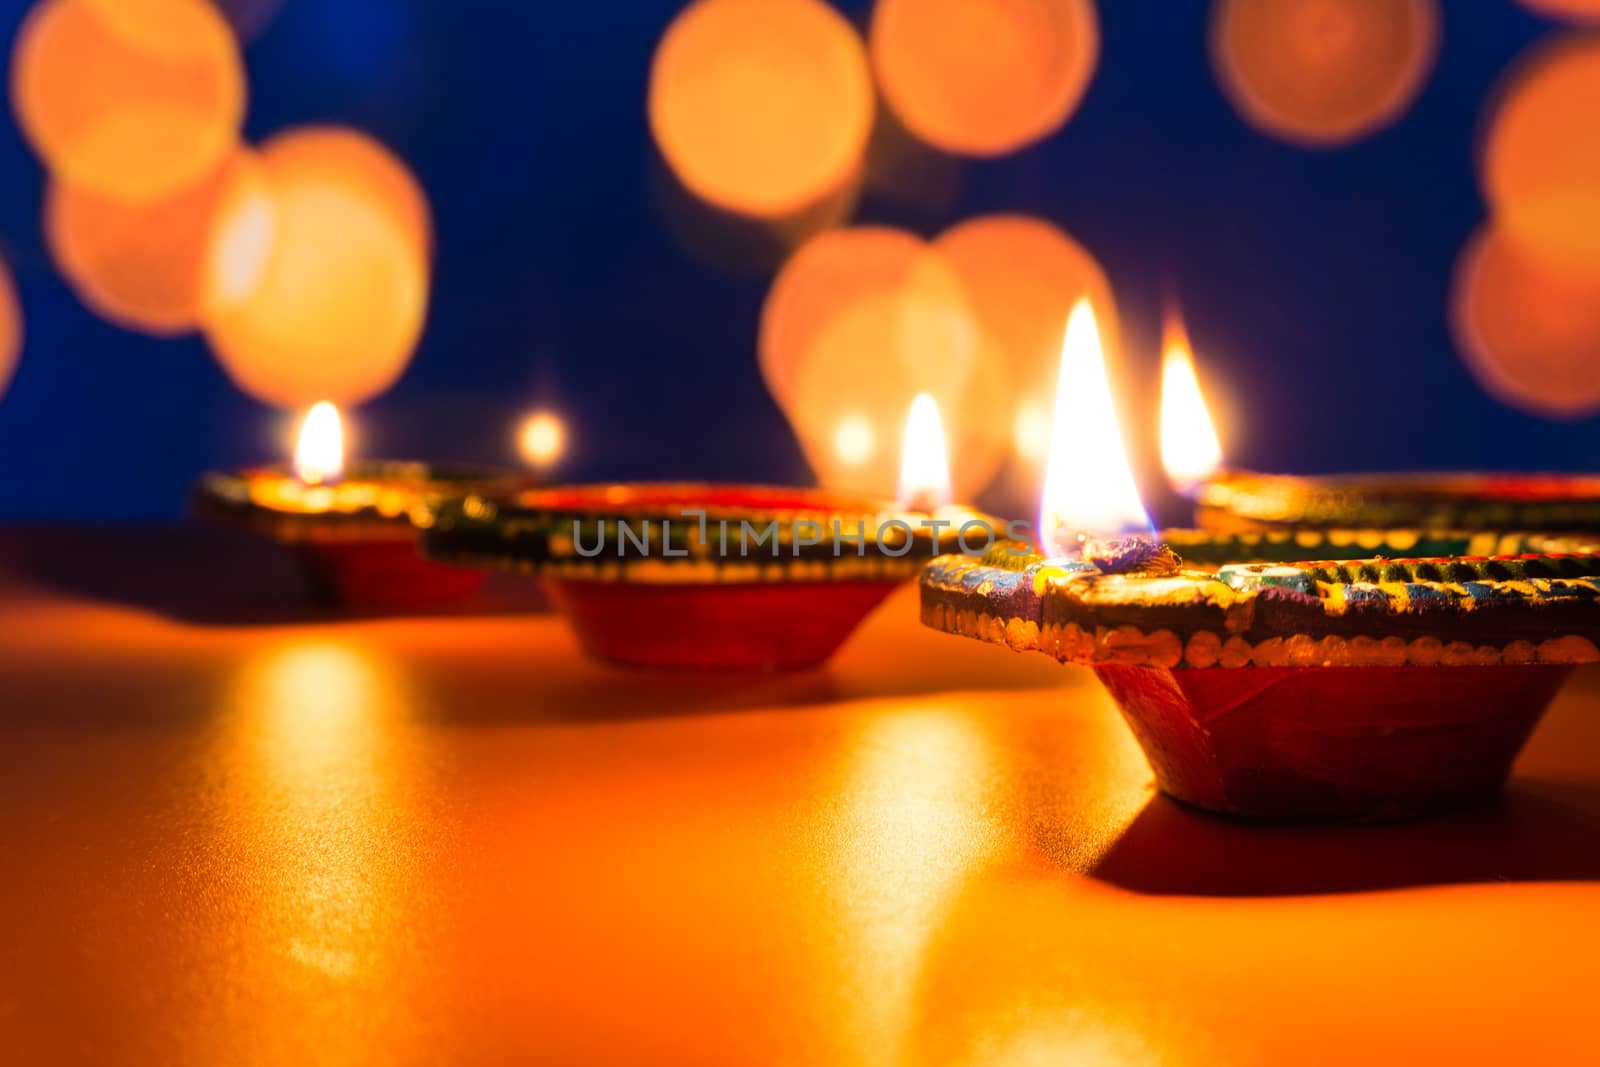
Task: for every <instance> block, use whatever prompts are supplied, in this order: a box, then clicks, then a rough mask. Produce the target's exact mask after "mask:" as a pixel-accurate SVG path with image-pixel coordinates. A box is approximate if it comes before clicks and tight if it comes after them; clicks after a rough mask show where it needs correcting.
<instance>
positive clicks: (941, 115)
mask: <svg viewBox="0 0 1600 1067" xmlns="http://www.w3.org/2000/svg"><path fill="white" fill-rule="evenodd" d="M871 48H872V64H873V69H874V70H875V71H876V72H877V75H878V83H879V85H880V86H881V87H882V89H883V95H884V98H885V99H886V100H887V101H888V104H889V107H890V108H891V109H893V111H894V113H895V115H896V116H897V117H898V118H899V119H900V121H901V122H902V123H904V124H905V126H906V128H907V129H908V130H910V131H911V132H912V133H913V134H915V135H916V136H917V137H919V138H921V139H922V140H924V141H926V142H928V143H929V144H931V145H933V146H934V147H936V148H941V149H943V150H944V151H946V152H952V153H956V154H958V155H969V156H999V155H1004V154H1006V153H1007V152H1014V151H1016V150H1017V149H1019V148H1024V147H1026V146H1027V145H1030V144H1033V143H1034V142H1035V141H1038V140H1040V139H1042V138H1044V137H1048V136H1049V135H1050V134H1052V133H1054V132H1055V131H1056V130H1058V129H1060V127H1061V125H1062V123H1064V122H1066V121H1067V119H1068V118H1069V117H1070V116H1071V115H1072V112H1073V111H1074V110H1075V109H1076V108H1077V106H1078V102H1079V101H1080V100H1082V99H1083V93H1084V90H1085V89H1086V88H1087V87H1088V85H1089V79H1090V77H1091V76H1092V75H1093V74H1094V69H1095V61H1096V59H1097V58H1098V56H1099V52H1100V28H1099V23H1098V21H1097V19H1096V16H1095V9H1094V4H1093V3H1091V2H1090V0H983V2H981V3H974V2H973V0H878V5H877V7H876V9H875V10H874V12H873V16H872V30H871Z"/></svg>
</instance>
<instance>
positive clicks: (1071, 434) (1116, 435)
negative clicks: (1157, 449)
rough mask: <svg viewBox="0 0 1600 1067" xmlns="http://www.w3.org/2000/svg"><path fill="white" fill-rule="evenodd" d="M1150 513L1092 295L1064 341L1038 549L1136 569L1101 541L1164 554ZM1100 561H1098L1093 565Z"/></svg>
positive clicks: (1077, 309)
mask: <svg viewBox="0 0 1600 1067" xmlns="http://www.w3.org/2000/svg"><path fill="white" fill-rule="evenodd" d="M1152 533H1153V531H1152V529H1151V526H1150V517H1149V516H1148V515H1147V514H1145V510H1144V505H1143V504H1142V503H1141V502H1140V500H1139V490H1138V487H1137V486H1136V485H1135V484H1134V481H1133V471H1132V469H1131V468H1130V467H1129V466H1128V455H1127V453H1126V452H1125V451H1124V450H1123V447H1122V433H1121V431H1120V430H1119V429H1118V428H1117V413H1116V408H1115V407H1114V406H1113V404H1112V401H1111V384H1110V382H1109V380H1108V379H1107V378H1106V363H1105V354H1104V352H1103V350H1102V348H1101V346H1100V330H1099V327H1098V326H1097V325H1096V324H1095V318H1094V309H1093V308H1092V307H1090V305H1089V301H1088V300H1086V299H1085V300H1079V301H1078V302H1077V303H1076V304H1075V305H1073V308H1072V314H1071V315H1070V316H1069V317H1068V319H1067V332H1066V337H1065V338H1064V339H1063V341H1062V345H1061V378H1060V381H1059V383H1058V385H1057V387H1056V410H1055V421H1054V424H1053V425H1052V426H1051V429H1050V452H1049V455H1048V457H1047V460H1046V464H1045V477H1044V493H1043V496H1042V497H1041V499H1040V503H1039V527H1038V540H1039V550H1040V551H1041V552H1043V553H1044V554H1045V555H1046V556H1052V557H1058V558H1060V557H1065V558H1066V559H1068V560H1070V561H1074V562H1081V561H1084V560H1086V559H1088V560H1090V562H1093V557H1095V556H1103V558H1104V559H1105V561H1106V562H1108V563H1116V562H1117V561H1119V560H1122V561H1124V562H1123V563H1121V564H1118V565H1119V566H1122V567H1134V566H1138V565H1140V563H1142V562H1146V561H1147V560H1145V559H1141V560H1138V561H1134V562H1127V561H1126V560H1125V557H1126V556H1127V553H1128V549H1127V548H1126V547H1124V548H1119V549H1117V550H1116V551H1115V552H1113V553H1110V554H1103V553H1098V552H1096V551H1095V549H1094V546H1095V545H1096V544H1101V543H1105V544H1111V543H1113V542H1112V541H1109V540H1105V539H1106V538H1107V537H1108V536H1109V537H1112V538H1114V539H1115V543H1119V544H1120V543H1122V542H1131V541H1139V542H1143V543H1144V544H1146V545H1148V546H1150V548H1151V552H1152V553H1154V554H1159V550H1158V549H1157V547H1156V545H1155V540H1154V537H1153V535H1152ZM1096 565H1098V564H1096Z"/></svg>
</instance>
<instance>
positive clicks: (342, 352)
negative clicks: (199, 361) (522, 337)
mask: <svg viewBox="0 0 1600 1067" xmlns="http://www.w3.org/2000/svg"><path fill="white" fill-rule="evenodd" d="M356 136H359V135H356ZM317 144H325V145H331V146H332V147H330V148H329V149H328V152H327V153H326V154H324V153H321V152H318V151H314V150H313V148H312V146H315V145H317ZM260 158H261V163H262V166H263V168H264V170H265V174H266V179H267V182H266V186H267V190H268V195H267V196H266V197H265V198H264V203H262V204H261V205H259V210H250V211H245V212H239V213H236V216H235V218H234V219H233V223H232V225H231V226H230V227H229V228H228V229H227V230H226V231H224V232H223V233H221V234H219V235H218V237H217V239H216V241H215V243H214V249H213V260H212V266H211V278H210V287H209V292H208V295H209V298H210V301H211V304H210V308H211V310H210V318H209V321H208V322H207V323H206V336H207V339H208V340H209V341H210V343H211V347H212V351H213V352H214V353H215V354H216V356H217V359H218V361H219V362H220V363H221V364H222V366H223V368H224V370H226V371H227V372H228V375H229V376H230V377H231V378H232V379H233V380H234V382H235V383H236V384H237V385H238V386H239V387H240V388H241V389H243V390H244V391H246V392H248V393H250V394H251V395H253V396H255V397H257V398H259V399H261V400H264V401H266V402H267V403H271V404H276V405H279V406H283V407H297V406H301V405H304V404H307V403H311V402H315V401H317V400H331V401H333V402H335V403H340V404H353V403H358V402H360V401H362V400H365V399H368V398H369V397H372V396H374V395H376V394H378V393H381V392H383V391H384V390H385V389H387V388H388V387H389V386H391V385H392V384H394V382H395V380H396V379H398V378H399V376H400V374H401V373H402V372H403V371H404V370H405V367H406V365H407V364H408V363H409V362H410V359H411V355H412V353H413V351H414V350H415V348H416V344H417V341H418V339H419V337H420V335H421V331H422V326H423V322H424V319H425V317H426V311H427V302H428V284H429V268H428V260H427V255H426V249H425V247H424V246H423V245H422V244H421V243H420V241H419V231H420V232H421V233H426V232H427V231H428V229H429V227H428V221H427V211H426V202H425V200H423V199H421V197H422V194H421V192H420V190H419V189H418V188H417V186H416V184H415V181H414V179H412V178H411V177H410V176H409V174H408V173H406V171H405V168H404V166H403V164H401V163H400V162H399V161H398V160H396V159H394V158H393V157H392V156H389V155H388V153H387V152H384V153H382V158H384V159H387V160H388V163H387V167H388V168H390V169H392V171H393V173H387V174H375V173H374V172H373V171H372V170H370V169H369V167H368V166H367V164H369V163H371V161H372V159H373V158H376V157H372V156H368V155H364V154H357V155H355V156H351V155H350V154H349V146H348V145H347V144H345V143H344V142H342V141H338V140H332V141H330V140H329V139H328V137H327V131H326V130H324V129H320V128H312V129H308V130H304V131H301V130H295V131H289V132H287V133H284V134H280V135H278V136H277V137H275V138H273V139H272V140H270V141H268V142H267V143H266V144H264V145H263V146H262V147H261V149H260ZM352 159H353V160H354V162H353V163H350V164H349V165H340V163H339V162H338V161H339V160H346V161H347V162H348V161H349V160H352ZM381 169H382V168H380V170H381Z"/></svg>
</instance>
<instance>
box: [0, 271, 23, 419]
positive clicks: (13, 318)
mask: <svg viewBox="0 0 1600 1067" xmlns="http://www.w3.org/2000/svg"><path fill="white" fill-rule="evenodd" d="M21 354H22V302H21V301H19V300H18V299H17V287H16V284H15V283H14V282H13V281H12V280H11V271H10V270H9V269H7V267H6V265H5V262H4V261H3V260H0V397H4V396H5V395H6V390H7V389H8V388H9V387H10V386H11V379H12V377H13V376H15V374H16V372H17V357H18V356H20V355H21Z"/></svg>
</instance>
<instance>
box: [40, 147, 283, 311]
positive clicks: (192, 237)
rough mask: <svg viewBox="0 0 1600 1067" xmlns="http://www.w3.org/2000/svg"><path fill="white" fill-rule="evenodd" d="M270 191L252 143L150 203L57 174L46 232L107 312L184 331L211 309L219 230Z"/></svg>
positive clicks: (87, 298) (80, 286) (86, 298)
mask: <svg viewBox="0 0 1600 1067" xmlns="http://www.w3.org/2000/svg"><path fill="white" fill-rule="evenodd" d="M264 194H265V177H264V175H263V174H262V170H261V166H260V164H259V163H258V162H257V161H256V159H255V153H253V152H252V151H250V149H248V148H246V147H243V146H240V147H239V148H237V149H236V150H235V151H234V152H233V154H232V155H230V156H228V157H227V158H226V159H224V160H223V162H222V164H221V165H220V166H218V167H216V168H215V169H214V170H213V171H212V173H211V174H208V175H206V176H205V177H204V178H202V179H201V180H200V181H198V182H196V183H194V184H193V185H191V186H189V187H187V188H184V189H180V190H178V191H177V192H176V193H174V194H172V195H168V196H164V197H160V198H158V199H156V200H151V201H148V202H143V203H128V202H126V201H121V200H113V199H109V198H107V197H104V196H100V195H98V194H96V193H93V192H90V191H87V190H84V189H80V188H78V187H76V186H74V185H70V184H68V183H66V182H62V181H54V182H52V183H51V185H50V188H49V191H48V192H47V194H46V197H45V211H44V230H45V240H46V242H47V243H48V244H49V246H50V251H51V255H52V256H53V257H54V258H55V261H56V264H57V266H58V267H59V268H60V269H61V273H62V274H64V275H65V276H66V278H67V281H68V282H69V283H70V284H71V285H72V288H73V290H74V291H75V292H76V293H77V294H78V296H79V298H80V299H81V300H82V301H83V302H84V303H85V304H86V305H88V306H89V307H90V308H91V309H92V310H93V311H95V312H96V313H97V314H99V315H100V316H102V317H103V318H105V319H107V320H108V321H111V322H114V323H116V324H118V325H120V326H126V327H128V328H130V329H135V330H141V331H144V332H147V333H152V334H156V335H162V336H170V335H175V334H180V333H185V332H187V331H189V330H193V329H196V328H197V327H198V326H199V325H200V323H201V321H202V319H203V318H204V317H205V302H206V291H207V284H208V282H207V277H208V274H207V272H208V269H209V256H210V253H211V249H212V239H213V235H214V234H215V233H216V231H217V229H218V227H219V226H224V227H225V226H226V225H228V220H229V219H230V217H231V216H232V215H233V214H234V213H235V212H238V211H240V210H245V209H247V208H248V206H249V204H250V203H251V202H252V199H253V198H257V197H260V196H262V195H264Z"/></svg>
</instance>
